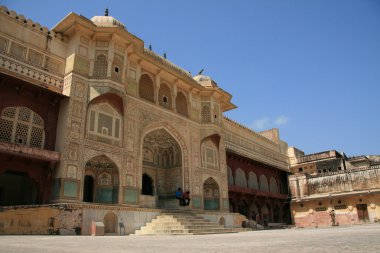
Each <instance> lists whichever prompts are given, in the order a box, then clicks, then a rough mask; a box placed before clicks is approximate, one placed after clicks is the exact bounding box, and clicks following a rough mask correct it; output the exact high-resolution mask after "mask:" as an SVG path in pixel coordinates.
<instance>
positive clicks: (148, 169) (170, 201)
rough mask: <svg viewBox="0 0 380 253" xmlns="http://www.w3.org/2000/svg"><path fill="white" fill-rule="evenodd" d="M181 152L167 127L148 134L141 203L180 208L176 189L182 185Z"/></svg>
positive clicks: (143, 151) (144, 146)
mask: <svg viewBox="0 0 380 253" xmlns="http://www.w3.org/2000/svg"><path fill="white" fill-rule="evenodd" d="M182 178H183V177H182V152H181V148H180V146H179V144H178V142H177V141H176V140H175V139H174V138H173V137H172V136H171V135H170V134H169V133H168V132H167V131H166V130H165V129H159V130H155V131H152V132H150V133H148V134H147V135H146V136H145V137H144V140H143V149H142V185H141V188H142V191H141V197H140V204H141V205H142V206H147V207H159V208H170V207H172V208H173V207H178V201H177V200H176V199H175V198H174V197H175V191H176V190H177V189H178V187H182V185H183V179H182Z"/></svg>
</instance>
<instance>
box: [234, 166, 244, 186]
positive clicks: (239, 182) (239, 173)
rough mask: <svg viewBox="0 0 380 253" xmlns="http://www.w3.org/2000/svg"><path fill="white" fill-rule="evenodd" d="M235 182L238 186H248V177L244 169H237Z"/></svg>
mask: <svg viewBox="0 0 380 253" xmlns="http://www.w3.org/2000/svg"><path fill="white" fill-rule="evenodd" d="M235 184H236V185H237V186H240V187H243V188H247V178H246V176H245V173H244V171H243V170H242V169H240V168H238V169H237V170H236V175H235Z"/></svg>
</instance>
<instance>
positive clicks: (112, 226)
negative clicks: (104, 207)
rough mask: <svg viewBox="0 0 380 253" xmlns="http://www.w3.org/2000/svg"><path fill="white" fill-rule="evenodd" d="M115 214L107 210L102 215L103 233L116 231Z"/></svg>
mask: <svg viewBox="0 0 380 253" xmlns="http://www.w3.org/2000/svg"><path fill="white" fill-rule="evenodd" d="M117 220H118V219H117V216H116V214H114V213H112V212H109V213H107V214H106V215H104V218H103V224H104V233H107V234H109V233H113V234H114V233H117V225H118V224H117Z"/></svg>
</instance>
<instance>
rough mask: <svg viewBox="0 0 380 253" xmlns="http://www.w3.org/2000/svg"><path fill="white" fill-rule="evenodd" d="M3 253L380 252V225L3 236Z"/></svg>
mask: <svg viewBox="0 0 380 253" xmlns="http://www.w3.org/2000/svg"><path fill="white" fill-rule="evenodd" d="M0 252H1V253H8V252H17V253H24V252H28V253H32V252H39V253H40V252H42V253H52V252H54V253H66V252H84V253H90V252H91V253H97V252H102V253H104V252H107V253H108V252H123V253H126V252H164V253H178V252H180V253H193V252H194V253H195V252H196V253H200V252H212V253H215V252H229V253H232V252H239V253H245V252H247V253H248V252H276V253H278V252H292V253H294V252H313V253H314V252H334V253H335V252H380V225H361V226H353V227H334V228H325V229H323V228H319V229H286V230H265V231H250V232H243V233H238V234H222V235H220V234H219V235H195V236H135V235H131V236H104V237H91V236H0Z"/></svg>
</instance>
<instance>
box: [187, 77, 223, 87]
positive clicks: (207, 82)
mask: <svg viewBox="0 0 380 253" xmlns="http://www.w3.org/2000/svg"><path fill="white" fill-rule="evenodd" d="M193 79H194V80H195V81H197V83H199V84H200V85H202V86H203V87H206V88H214V87H218V84H217V83H216V82H215V81H214V80H212V79H211V77H209V76H205V75H196V76H194V77H193Z"/></svg>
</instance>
